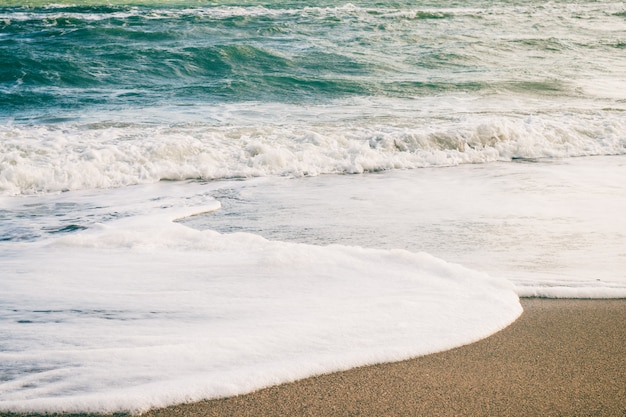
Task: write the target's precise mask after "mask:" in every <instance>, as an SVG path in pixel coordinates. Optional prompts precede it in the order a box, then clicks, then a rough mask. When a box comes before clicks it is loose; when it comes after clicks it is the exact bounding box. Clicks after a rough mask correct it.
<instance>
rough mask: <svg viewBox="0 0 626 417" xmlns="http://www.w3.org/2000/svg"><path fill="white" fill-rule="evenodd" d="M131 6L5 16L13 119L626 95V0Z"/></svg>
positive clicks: (8, 10)
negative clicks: (455, 97)
mask: <svg viewBox="0 0 626 417" xmlns="http://www.w3.org/2000/svg"><path fill="white" fill-rule="evenodd" d="M4 3H6V1H5V2H4ZM20 3H21V2H20ZM48 3H53V4H50V5H46V4H48ZM66 3H67V4H66ZM130 3H131V4H132V5H130V4H129V2H117V1H116V2H32V3H27V4H32V6H30V7H24V6H17V5H13V6H11V4H12V3H11V2H9V3H8V4H9V6H4V7H1V8H0V30H1V32H0V33H1V36H0V62H1V63H2V69H1V70H0V117H1V118H2V120H5V121H6V120H15V121H18V122H19V121H33V122H40V121H42V120H44V121H45V120H47V119H49V118H51V117H53V118H54V116H53V114H56V115H57V116H58V117H60V118H64V119H70V120H73V119H80V117H81V114H82V113H84V112H93V111H99V110H102V109H105V110H107V111H118V112H121V111H126V110H128V109H135V108H152V107H162V106H174V107H175V108H176V107H185V110H181V111H187V110H188V107H189V106H194V105H198V104H201V105H213V104H216V103H233V102H235V103H237V102H252V101H253V102H280V103H297V104H321V103H322V104H323V103H328V102H330V101H332V100H336V99H342V98H353V97H366V98H371V97H384V98H401V99H411V98H416V97H425V96H426V97H429V96H439V95H449V94H470V95H473V96H498V97H499V96H505V97H510V96H518V95H523V96H531V97H538V98H545V97H559V98H587V97H590V96H591V97H593V98H594V99H605V98H606V97H605V96H606V95H610V94H603V93H604V91H601V92H597V91H594V90H593V89H589V88H587V87H586V85H585V84H586V83H588V82H589V81H590V79H591V80H596V81H598V82H601V83H602V85H601V87H603V88H604V89H606V90H607V92H608V93H610V92H611V90H612V88H613V87H617V86H621V87H623V86H624V85H623V84H622V83H623V77H622V75H623V73H624V62H623V51H624V45H625V43H624V42H625V40H624V39H625V38H624V15H623V14H624V8H623V6H622V5H621V3H605V2H603V3H597V2H565V1H562V2H550V3H545V2H538V1H536V2H510V1H500V2H473V1H468V2H452V1H445V2H417V3H416V2H396V1H393V2H353V3H345V2H337V1H323V2H313V3H305V2H297V1H289V2H280V1H279V2H267V3H263V2H251V1H250V2H206V1H205V2H189V1H187V2H182V1H174V2H153V1H150V2H147V1H146V2H141V1H139V2H130ZM613 83H615V84H616V85H615V86H613V85H612V84H613ZM606 104H607V107H611V106H613V105H612V104H610V103H606ZM621 107H623V103H622V104H621V105H620V108H621Z"/></svg>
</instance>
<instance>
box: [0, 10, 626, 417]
mask: <svg viewBox="0 0 626 417" xmlns="http://www.w3.org/2000/svg"><path fill="white" fill-rule="evenodd" d="M624 178H626V6H625V5H624V3H623V2H617V1H615V2H612V1H602V2H599V1H592V0H555V1H537V0H531V1H508V0H496V1H484V0H442V1H434V0H433V1H406V0H399V1H393V0H381V1H360V0H358V1H352V2H341V1H337V0H320V1H308V2H305V1H296V0H290V1H282V0H278V1H271V2H269V1H268V2H260V1H247V0H242V1H208V0H172V1H167V0H160V1H158V0H136V1H133V0H126V1H124V0H108V1H80V0H74V1H69V0H56V1H45V0H30V1H29V0H26V1H17V0H0V335H2V337H0V413H2V412H4V411H21V412H30V411H39V412H56V411H60V412H83V411H92V412H115V411H131V412H136V411H143V410H147V409H149V408H152V407H159V406H165V405H170V404H174V403H179V402H186V401H194V400H200V399H205V398H216V397H223V396H232V395H238V394H241V393H245V392H250V391H253V390H256V389H259V388H261V387H265V386H268V385H272V384H277V383H282V382H287V381H293V380H295V379H299V378H304V377H307V376H310V375H315V374H320V373H325V372H333V371H337V370H340V369H348V368H350V367H354V366H361V365H365V364H370V363H376V362H384V361H394V360H401V359H405V358H409V357H413V356H416V355H423V354H428V353H432V352H435V351H441V350H445V349H450V348H453V347H456V346H460V345H463V344H467V343H471V342H473V341H475V340H478V339H480V338H483V337H487V336H489V335H491V334H493V333H494V332H496V331H498V330H500V329H502V328H503V327H505V326H507V325H508V324H510V323H511V322H512V321H513V320H515V319H516V318H517V317H518V316H519V314H520V313H521V307H520V305H519V299H518V297H520V296H541V297H586V298H603V297H612V298H616V297H626V275H625V274H624V271H626V252H625V251H624V248H625V247H626V245H625V244H624V243H625V242H626V222H625V221H624V215H623V213H624V212H626V187H624Z"/></svg>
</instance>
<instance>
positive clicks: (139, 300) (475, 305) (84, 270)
mask: <svg viewBox="0 0 626 417" xmlns="http://www.w3.org/2000/svg"><path fill="white" fill-rule="evenodd" d="M214 208H215V206H214V205H209V206H207V207H204V208H197V210H201V211H203V210H207V209H214ZM164 213H166V211H161V212H158V214H155V215H154V216H151V215H149V216H145V217H139V218H133V217H128V218H125V219H122V220H119V221H116V222H111V223H108V224H106V225H103V226H101V227H95V228H91V229H90V230H88V231H84V232H79V233H74V234H71V235H68V236H65V237H62V238H58V239H54V240H52V241H46V242H35V243H28V244H23V245H14V246H12V254H11V256H10V258H8V259H3V262H2V264H1V265H0V274H2V277H3V279H2V282H1V283H0V294H1V295H0V306H2V308H1V309H0V315H1V318H2V333H3V334H4V335H5V338H4V339H3V340H2V342H1V344H2V349H1V352H0V369H1V370H2V374H3V375H4V378H3V379H2V381H0V410H4V411H7V410H12V411H39V412H43V411H46V412H55V411H70V412H75V411H90V412H111V411H120V410H131V411H143V410H146V409H148V408H150V407H159V406H165V405H169V404H173V403H177V402H184V401H193V400H200V399H203V398H214V397H222V396H229V395H236V394H241V393H245V392H249V391H252V390H255V389H259V388H262V387H265V386H268V385H273V384H278V383H282V382H287V381H293V380H295V379H299V378H304V377H307V376H310V375H314V374H320V373H324V372H332V371H336V370H341V369H347V368H350V367H354V366H359V365H365V364H371V363H376V362H384V361H394V360H401V359H406V358H409V357H413V356H417V355H423V354H427V353H431V352H436V351H440V350H444V349H449V348H452V347H455V346H459V345H462V344H466V343H470V342H472V341H475V340H478V339H480V338H483V337H486V336H488V335H490V334H492V333H494V332H496V331H498V330H500V329H502V328H503V327H505V326H507V325H508V324H509V323H510V322H511V321H513V320H514V319H515V318H516V317H517V316H518V315H519V314H520V313H521V307H520V305H519V302H518V299H517V296H516V294H515V292H514V291H513V288H512V286H511V284H509V283H508V282H506V281H504V280H500V279H496V278H492V277H489V276H487V275H485V274H482V273H479V272H476V271H472V270H469V269H467V268H464V267H462V266H459V265H454V264H449V263H446V262H444V261H442V260H440V259H437V258H434V257H432V256H430V255H427V254H425V253H411V252H407V251H402V250H391V251H387V250H374V249H364V248H360V247H347V246H339V245H333V246H328V247H317V246H311V245H304V244H293V243H284V242H272V241H268V240H265V239H263V238H261V237H259V236H255V235H250V234H241V233H240V234H232V235H222V234H219V233H216V232H211V231H205V232H200V231H197V230H193V229H189V228H187V227H185V226H183V225H181V224H177V223H172V222H171V221H165V218H166V217H167V218H168V219H171V218H174V217H178V216H180V215H186V214H190V213H191V211H189V210H188V209H185V210H183V212H175V213H170V212H167V216H165V217H164V215H163V214H164Z"/></svg>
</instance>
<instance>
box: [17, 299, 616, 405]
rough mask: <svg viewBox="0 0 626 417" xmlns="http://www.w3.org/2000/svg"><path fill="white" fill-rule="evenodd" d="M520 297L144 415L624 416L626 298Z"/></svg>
mask: <svg viewBox="0 0 626 417" xmlns="http://www.w3.org/2000/svg"><path fill="white" fill-rule="evenodd" d="M522 304H523V306H524V313H523V314H522V316H521V317H520V318H519V319H518V320H517V321H516V322H515V323H513V324H512V325H511V326H509V327H508V328H506V329H504V330H503V331H501V332H499V333H497V334H495V335H493V336H491V337H489V338H487V339H484V340H482V341H479V342H477V343H474V344H471V345H467V346H464V347H460V348H457V349H453V350H450V351H447V352H442V353H438V354H433V355H428V356H424V357H420V358H416V359H412V360H408V361H403V362H398V363H391V364H381V365H374V366H367V367H362V368H357V369H353V370H349V371H346V372H339V373H334V374H328V375H322V376H318V377H313V378H308V379H305V380H302V381H298V382H295V383H291V384H285V385H280V386H276V387H270V388H267V389H263V390H260V391H257V392H254V393H252V394H248V395H242V396H238V397H233V398H226V399H220V400H212V401H202V402H198V403H193V404H185V405H178V406H173V407H168V408H164V409H158V410H152V411H150V412H148V413H145V414H143V416H144V417H157V416H158V417H166V416H167V417H183V416H185V417H191V416H193V417H196V416H220V417H224V416H230V417H237V416H250V417H253V416H254V417H262V416H346V417H347V416H372V417H381V416H619V417H626V300H547V299H522ZM23 415H24V414H21V416H23Z"/></svg>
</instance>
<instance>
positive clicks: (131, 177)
mask: <svg viewBox="0 0 626 417" xmlns="http://www.w3.org/2000/svg"><path fill="white" fill-rule="evenodd" d="M436 102H437V104H436V107H433V106H434V100H430V101H429V100H422V101H408V102H403V101H398V100H391V101H382V102H380V103H376V102H374V103H369V104H365V103H360V102H358V103H357V102H355V103H353V104H352V105H350V104H346V103H343V104H341V105H338V106H337V107H335V106H312V107H310V108H303V107H298V106H295V107H294V106H286V105H275V104H268V105H261V104H256V105H238V106H224V107H222V108H219V109H211V112H210V113H208V114H210V115H211V117H212V118H213V121H212V124H206V123H201V122H196V121H194V120H195V119H196V118H198V119H199V118H202V117H204V118H206V117H207V116H206V113H204V112H203V111H202V109H194V111H193V112H192V113H190V114H189V115H184V114H183V115H181V114H178V116H177V117H178V118H179V119H180V122H181V123H180V124H178V123H173V124H172V125H151V124H129V123H127V122H122V121H115V119H113V120H112V121H109V122H106V123H98V122H95V121H94V123H89V122H88V119H89V116H85V118H86V119H87V121H86V122H85V123H82V124H58V125H47V126H25V125H10V124H9V125H7V126H2V127H0V193H1V194H5V195H16V194H32V193H41V192H51V191H52V192H54V191H66V190H80V189H92V188H109V187H122V186H128V185H134V184H145V183H153V182H155V181H159V180H162V179H168V180H184V179H190V178H191V179H195V178H203V179H221V178H234V177H260V176H271V175H283V176H315V175H320V174H329V173H362V172H372V171H380V170H388V169H410V168H421V167H432V166H454V165H459V164H466V163H483V162H493V161H509V160H511V159H512V158H545V157H548V158H565V157H572V156H588V155H614V154H623V153H624V151H625V149H626V136H625V132H626V121H625V120H624V117H623V115H622V114H621V112H614V113H612V112H602V111H600V110H597V111H595V110H594V111H589V112H587V113H580V112H574V113H554V114H552V113H550V114H548V113H546V114H538V115H531V116H524V117H520V116H519V115H515V114H502V115H494V114H486V115H485V114H481V113H482V112H483V111H491V112H492V111H493V110H494V108H497V107H498V106H499V102H498V101H497V100H496V101H494V100H475V99H470V98H463V97H454V98H448V99H438V100H436ZM500 104H501V103H500ZM386 106H388V107H390V108H393V111H390V112H386V111H385V110H384V109H385V107H386ZM507 106H508V107H509V108H510V107H511V106H513V107H514V104H511V103H507ZM520 106H521V107H523V105H522V104H520ZM448 107H449V110H450V111H452V110H451V109H454V110H453V112H454V113H456V114H455V115H452V116H450V117H443V116H436V114H445V113H446V111H447V110H446V109H448ZM470 108H472V111H471V112H469V109H470ZM464 109H467V111H468V112H469V113H466V112H465V110H464ZM179 111H180V110H179ZM162 112H163V114H161V113H160V112H159V111H158V109H157V110H152V111H151V112H147V113H148V114H152V117H154V118H156V119H158V118H160V117H161V118H162V117H165V116H164V115H165V114H166V112H167V109H162ZM368 112H371V115H368ZM546 112H551V110H549V109H546ZM268 114H272V115H273V116H272V118H273V119H274V120H273V121H272V123H267V122H263V120H264V118H267V115H268ZM281 115H288V117H285V118H284V119H283V118H282V116H281ZM366 115H367V117H365V116H366ZM105 116H106V115H105ZM99 117H101V118H105V119H106V117H104V116H103V115H99ZM125 117H126V118H127V119H128V118H130V119H133V118H134V117H133V116H132V115H128V114H127V115H125ZM143 117H144V118H145V117H146V116H145V115H144V116H143ZM312 119H318V120H323V123H322V124H319V125H318V124H312V123H311V120H312ZM363 119H365V122H364V121H362V120H363ZM402 119H406V120H410V124H406V123H407V122H406V120H405V121H401V120H402ZM392 120H395V122H393V123H391V121H392ZM379 122H380V124H379ZM383 122H384V123H383Z"/></svg>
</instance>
